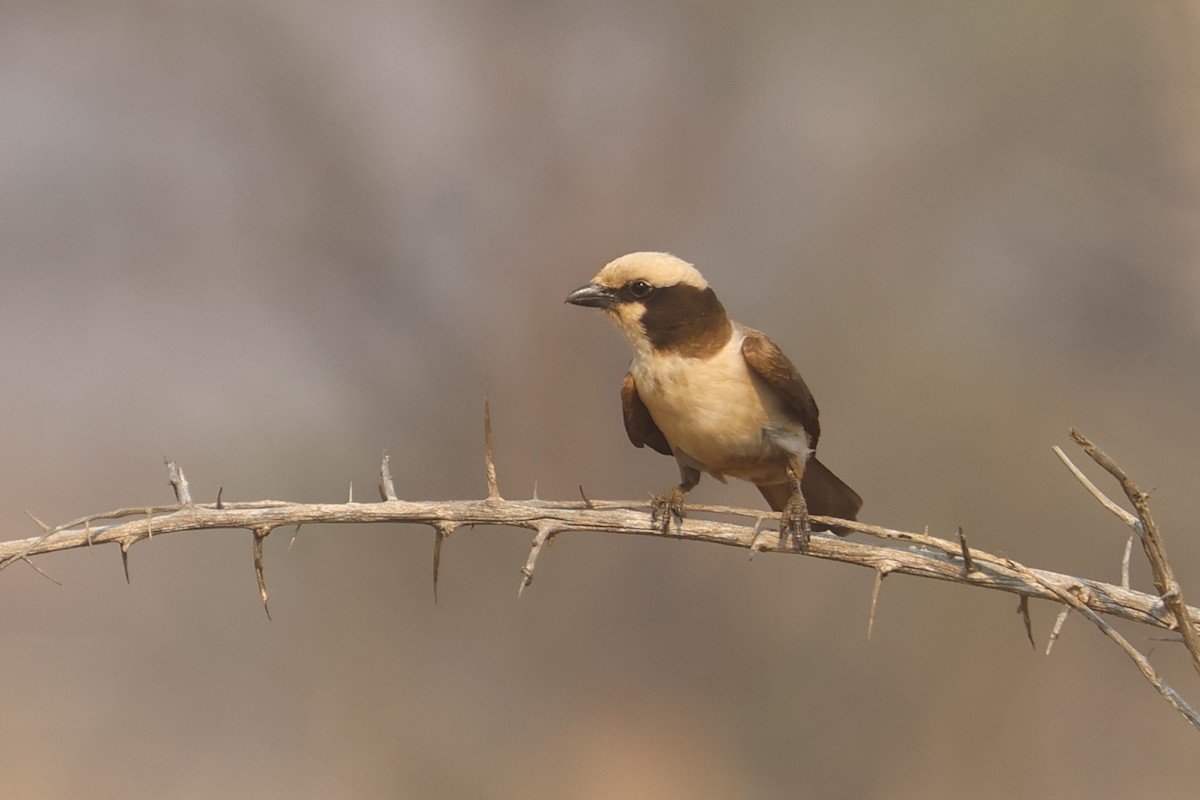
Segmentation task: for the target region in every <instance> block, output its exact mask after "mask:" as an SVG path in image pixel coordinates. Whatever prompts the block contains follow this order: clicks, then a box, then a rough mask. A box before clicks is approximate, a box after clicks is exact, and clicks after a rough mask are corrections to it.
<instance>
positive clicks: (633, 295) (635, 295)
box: [617, 280, 654, 302]
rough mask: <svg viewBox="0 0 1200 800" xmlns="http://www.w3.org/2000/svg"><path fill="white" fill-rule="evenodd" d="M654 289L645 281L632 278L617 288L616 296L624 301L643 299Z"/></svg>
mask: <svg viewBox="0 0 1200 800" xmlns="http://www.w3.org/2000/svg"><path fill="white" fill-rule="evenodd" d="M653 291H654V287H653V286H652V285H650V284H649V283H648V282H647V281H643V280H632V281H629V282H628V283H626V284H625V285H624V286H622V287H621V288H620V289H619V290H617V296H618V297H619V298H620V299H621V300H622V301H624V302H635V301H638V300H645V299H646V298H647V297H649V296H650V294H651V293H652V292H653Z"/></svg>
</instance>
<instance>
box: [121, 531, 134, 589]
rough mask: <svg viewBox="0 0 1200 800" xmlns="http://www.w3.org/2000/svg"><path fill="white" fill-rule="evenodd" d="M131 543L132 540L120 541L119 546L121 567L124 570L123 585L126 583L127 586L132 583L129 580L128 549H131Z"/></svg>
mask: <svg viewBox="0 0 1200 800" xmlns="http://www.w3.org/2000/svg"><path fill="white" fill-rule="evenodd" d="M133 542H134V540H133V539H122V540H121V545H120V546H121V566H123V567H124V568H125V583H127V584H131V583H133V581H132V580H130V579H129V548H130V547H133Z"/></svg>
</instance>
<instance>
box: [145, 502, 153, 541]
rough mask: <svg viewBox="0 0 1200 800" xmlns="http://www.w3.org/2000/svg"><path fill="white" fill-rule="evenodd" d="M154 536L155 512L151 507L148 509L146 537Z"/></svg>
mask: <svg viewBox="0 0 1200 800" xmlns="http://www.w3.org/2000/svg"><path fill="white" fill-rule="evenodd" d="M153 537H154V514H153V512H151V511H150V509H148V508H147V509H146V538H147V539H151V538H153Z"/></svg>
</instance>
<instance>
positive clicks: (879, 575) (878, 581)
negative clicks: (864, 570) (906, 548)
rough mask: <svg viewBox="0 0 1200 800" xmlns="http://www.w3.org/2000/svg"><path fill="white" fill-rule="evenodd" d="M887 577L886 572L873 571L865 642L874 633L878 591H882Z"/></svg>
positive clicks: (869, 639) (880, 570)
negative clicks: (873, 577)
mask: <svg viewBox="0 0 1200 800" xmlns="http://www.w3.org/2000/svg"><path fill="white" fill-rule="evenodd" d="M887 576H888V573H887V572H886V571H884V570H882V569H877V570H875V583H874V585H873V586H872V587H871V615H870V616H869V617H867V641H871V634H872V633H874V632H875V609H876V608H878V607H879V591H880V590H881V589H883V579H884V578H886V577H887Z"/></svg>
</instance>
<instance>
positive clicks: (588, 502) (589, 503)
mask: <svg viewBox="0 0 1200 800" xmlns="http://www.w3.org/2000/svg"><path fill="white" fill-rule="evenodd" d="M579 496H580V497H582V498H583V505H584V508H595V507H596V504H595V503H593V502H592V501H591V500H589V499H588V496H587V495H586V494H584V492H583V484H582V483H581V484H579Z"/></svg>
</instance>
